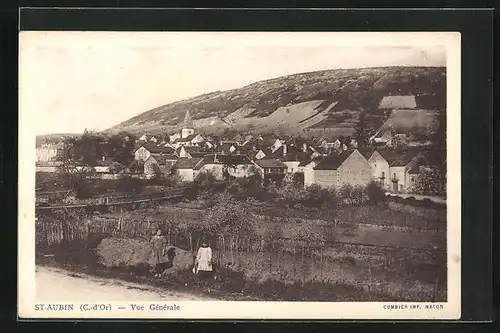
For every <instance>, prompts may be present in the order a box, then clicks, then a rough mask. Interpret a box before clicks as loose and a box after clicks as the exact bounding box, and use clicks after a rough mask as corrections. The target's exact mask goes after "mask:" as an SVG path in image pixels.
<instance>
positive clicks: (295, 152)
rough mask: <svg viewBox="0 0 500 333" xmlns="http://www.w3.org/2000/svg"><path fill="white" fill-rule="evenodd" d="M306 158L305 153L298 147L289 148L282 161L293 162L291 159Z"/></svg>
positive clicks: (299, 159) (300, 159)
mask: <svg viewBox="0 0 500 333" xmlns="http://www.w3.org/2000/svg"><path fill="white" fill-rule="evenodd" d="M305 158H306V153H304V152H303V151H301V150H299V149H289V150H288V151H287V153H286V156H285V157H284V158H283V161H287V162H293V161H303V160H304V159H305Z"/></svg>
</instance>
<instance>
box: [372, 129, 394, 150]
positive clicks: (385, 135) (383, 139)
mask: <svg viewBox="0 0 500 333" xmlns="http://www.w3.org/2000/svg"><path fill="white" fill-rule="evenodd" d="M394 135H395V131H394V129H393V128H392V127H386V126H382V127H380V129H379V130H378V131H377V132H375V134H374V135H372V136H371V137H370V139H369V141H370V142H371V143H372V144H379V146H380V145H383V146H389V147H390V146H392V139H393V138H394Z"/></svg>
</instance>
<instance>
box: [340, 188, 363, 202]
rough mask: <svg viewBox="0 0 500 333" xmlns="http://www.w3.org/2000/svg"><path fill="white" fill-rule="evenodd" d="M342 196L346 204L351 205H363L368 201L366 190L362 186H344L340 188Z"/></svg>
mask: <svg viewBox="0 0 500 333" xmlns="http://www.w3.org/2000/svg"><path fill="white" fill-rule="evenodd" d="M340 196H341V197H342V199H343V200H344V202H345V203H347V204H350V205H361V204H363V203H365V202H366V201H367V200H368V197H367V194H366V192H365V189H364V188H363V187H362V186H360V185H356V186H352V185H350V184H344V185H343V186H342V187H341V188H340Z"/></svg>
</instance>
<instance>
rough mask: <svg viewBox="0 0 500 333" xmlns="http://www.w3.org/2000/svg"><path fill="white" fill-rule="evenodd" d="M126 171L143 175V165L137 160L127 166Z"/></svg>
mask: <svg viewBox="0 0 500 333" xmlns="http://www.w3.org/2000/svg"><path fill="white" fill-rule="evenodd" d="M128 169H129V171H130V172H132V173H143V172H144V163H143V162H141V161H138V160H134V161H132V163H130V164H129V166H128Z"/></svg>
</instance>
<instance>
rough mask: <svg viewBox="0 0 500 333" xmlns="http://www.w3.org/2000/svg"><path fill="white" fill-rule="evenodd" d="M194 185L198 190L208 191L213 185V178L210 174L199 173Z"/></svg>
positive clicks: (208, 172)
mask: <svg viewBox="0 0 500 333" xmlns="http://www.w3.org/2000/svg"><path fill="white" fill-rule="evenodd" d="M194 181H195V183H196V184H197V186H198V188H199V189H202V190H208V191H210V190H211V189H212V188H213V185H214V184H215V176H214V174H213V173H212V172H210V171H207V172H200V173H198V175H197V176H196V178H195V180H194Z"/></svg>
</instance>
